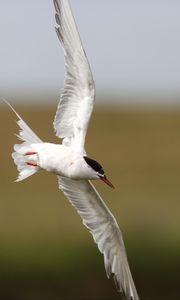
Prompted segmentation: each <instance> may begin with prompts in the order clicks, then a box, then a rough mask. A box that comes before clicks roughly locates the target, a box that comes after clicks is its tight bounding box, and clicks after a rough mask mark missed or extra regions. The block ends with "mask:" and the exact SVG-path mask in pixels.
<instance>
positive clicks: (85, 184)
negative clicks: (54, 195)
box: [58, 176, 139, 300]
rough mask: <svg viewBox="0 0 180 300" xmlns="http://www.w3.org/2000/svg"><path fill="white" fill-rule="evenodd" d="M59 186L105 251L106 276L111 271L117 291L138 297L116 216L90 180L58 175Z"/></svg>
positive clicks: (129, 298)
mask: <svg viewBox="0 0 180 300" xmlns="http://www.w3.org/2000/svg"><path fill="white" fill-rule="evenodd" d="M58 181H59V188H60V189H61V190H62V191H63V192H64V194H65V196H66V197H67V198H68V199H69V201H70V202H71V204H72V205H73V206H74V207H75V209H76V210H77V212H78V213H79V215H80V217H81V218H82V221H83V224H84V225H85V226H86V227H87V228H88V229H89V230H90V232H91V234H92V236H93V239H94V241H95V243H96V244H97V246H98V248H99V250H100V252H101V253H102V254H103V255H104V264H105V269H106V273H107V276H108V277H110V275H111V274H112V275H113V277H114V281H115V283H116V286H117V289H118V291H119V292H120V293H121V294H122V296H123V297H124V298H123V299H126V300H138V299H139V297H138V294H137V291H136V288H135V285H134V282H133V279H132V275H131V272H130V269H129V265H128V261H127V256H126V250H125V246H124V242H123V238H122V234H121V231H120V229H119V227H118V224H117V222H116V219H115V218H114V216H113V215H112V213H111V212H110V210H109V209H108V208H107V206H106V205H105V203H104V202H103V200H102V199H101V197H100V195H99V194H98V192H97V191H96V189H95V188H94V186H93V185H92V183H91V182H89V181H86V180H72V179H69V178H64V177H59V176H58Z"/></svg>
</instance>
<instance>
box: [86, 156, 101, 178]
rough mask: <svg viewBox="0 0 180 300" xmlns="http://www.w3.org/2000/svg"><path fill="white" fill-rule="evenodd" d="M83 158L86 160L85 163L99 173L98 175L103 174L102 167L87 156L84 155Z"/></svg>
mask: <svg viewBox="0 0 180 300" xmlns="http://www.w3.org/2000/svg"><path fill="white" fill-rule="evenodd" d="M84 159H85V161H86V163H87V164H88V165H89V166H90V167H91V168H92V169H93V170H94V171H96V172H97V173H99V174H100V175H102V176H103V175H104V170H103V167H102V166H101V165H100V164H99V163H98V162H97V161H96V160H94V159H91V158H89V157H87V156H84Z"/></svg>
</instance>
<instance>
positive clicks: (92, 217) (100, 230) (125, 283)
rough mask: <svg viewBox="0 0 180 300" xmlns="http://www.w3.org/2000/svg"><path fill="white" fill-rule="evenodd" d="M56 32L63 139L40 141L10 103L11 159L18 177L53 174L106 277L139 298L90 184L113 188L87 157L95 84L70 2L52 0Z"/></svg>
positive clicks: (111, 223)
mask: <svg viewBox="0 0 180 300" xmlns="http://www.w3.org/2000/svg"><path fill="white" fill-rule="evenodd" d="M53 2H54V10H55V21H56V25H55V30H56V33H57V36H58V39H59V41H60V43H61V46H62V48H63V51H64V58H65V79H64V87H63V90H62V93H61V95H60V100H59V103H58V106H57V111H56V114H55V118H54V123H53V125H54V130H55V133H56V135H57V137H59V138H60V139H61V143H59V144H53V143H48V142H43V141H42V140H41V139H40V138H39V137H38V136H37V135H36V134H35V133H34V132H33V131H32V129H31V128H30V127H29V126H28V125H27V123H26V122H25V121H24V120H23V119H22V117H21V116H20V115H19V114H18V113H17V112H16V110H15V109H14V107H12V105H11V104H10V103H9V102H8V101H7V100H6V99H2V100H3V101H4V102H6V104H7V105H9V107H10V108H11V109H12V110H13V111H14V113H15V115H16V117H17V119H18V120H17V124H18V126H19V133H18V135H17V136H18V138H19V139H20V143H19V144H15V145H14V152H13V153H12V158H13V160H14V163H15V164H16V166H17V169H18V171H19V174H18V178H17V180H16V181H22V180H24V179H26V178H28V177H29V176H31V175H33V174H35V173H37V172H38V171H40V170H44V171H47V172H51V173H54V174H55V175H57V178H58V186H59V189H60V190H61V191H62V192H63V193H64V195H65V196H66V197H67V198H68V200H69V201H70V203H71V204H72V206H73V207H74V208H75V209H76V211H77V213H78V214H79V215H80V217H81V219H82V222H83V224H84V225H85V226H86V227H87V229H88V230H89V231H90V233H91V234H92V236H93V239H94V242H95V243H96V244H97V247H98V248H99V250H100V252H101V253H102V254H103V256H104V265H105V270H106V274H107V277H108V278H110V277H111V276H112V277H113V279H114V282H115V285H116V288H117V291H118V292H119V293H120V295H121V297H122V299H126V300H138V299H139V296H138V293H137V290H136V287H135V284H134V281H133V278H132V275H131V271H130V267H129V264H128V259H127V254H126V249H125V245H124V241H123V236H122V233H121V230H120V228H119V226H118V223H117V221H116V219H115V217H114V216H113V214H112V213H111V211H110V210H109V208H108V207H107V206H106V204H105V202H104V201H103V199H102V198H101V196H100V195H99V193H98V191H97V190H96V188H95V187H94V185H93V183H92V181H93V180H99V179H100V180H101V181H103V182H104V183H106V184H107V185H108V186H110V187H111V188H114V186H113V184H112V183H111V181H110V180H109V179H108V178H107V176H106V173H105V171H104V168H103V167H102V165H101V164H100V163H99V162H97V161H96V160H94V159H93V158H91V157H89V155H88V154H87V152H86V150H85V138H86V132H87V129H88V124H89V121H90V118H91V114H92V111H93V107H94V101H95V83H94V80H93V76H92V72H91V68H90V65H89V62H88V59H87V56H86V53H85V50H84V47H83V44H82V42H81V38H80V35H79V32H78V29H77V25H76V23H75V19H74V16H73V13H72V9H71V6H70V3H69V1H68V0H53Z"/></svg>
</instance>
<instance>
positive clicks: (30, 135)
mask: <svg viewBox="0 0 180 300" xmlns="http://www.w3.org/2000/svg"><path fill="white" fill-rule="evenodd" d="M2 100H3V101H4V102H5V103H6V104H7V105H8V106H9V107H10V108H11V110H12V111H13V112H14V113H15V115H16V116H17V117H18V121H17V124H18V126H19V128H20V130H19V134H18V135H17V136H18V138H19V139H20V140H21V141H22V142H23V143H22V144H16V145H14V152H13V153H12V158H13V159H14V163H15V164H16V166H17V169H18V171H19V176H18V178H17V180H16V181H21V180H24V179H26V178H27V177H29V176H31V175H33V174H35V173H36V172H38V171H39V170H40V168H39V167H38V166H32V165H29V164H27V161H29V160H31V157H27V156H26V153H27V152H32V151H33V144H37V143H42V140H41V139H40V138H39V137H38V136H37V135H36V134H35V133H34V132H33V131H32V129H31V128H30V127H29V126H28V125H27V124H26V123H25V122H24V120H23V119H22V118H21V117H20V115H19V114H18V113H17V112H16V110H15V109H14V108H13V107H12V105H11V104H9V102H8V101H7V100H5V99H4V98H2ZM32 159H34V157H33V158H32Z"/></svg>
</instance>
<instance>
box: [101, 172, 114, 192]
mask: <svg viewBox="0 0 180 300" xmlns="http://www.w3.org/2000/svg"><path fill="white" fill-rule="evenodd" d="M99 178H100V179H101V180H102V181H104V182H105V183H106V184H107V185H109V186H110V187H111V188H113V189H114V185H113V184H112V183H111V182H110V181H109V180H108V179H107V177H106V175H104V176H99Z"/></svg>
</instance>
